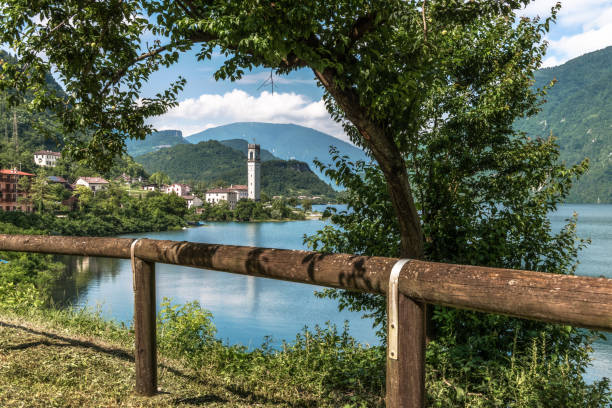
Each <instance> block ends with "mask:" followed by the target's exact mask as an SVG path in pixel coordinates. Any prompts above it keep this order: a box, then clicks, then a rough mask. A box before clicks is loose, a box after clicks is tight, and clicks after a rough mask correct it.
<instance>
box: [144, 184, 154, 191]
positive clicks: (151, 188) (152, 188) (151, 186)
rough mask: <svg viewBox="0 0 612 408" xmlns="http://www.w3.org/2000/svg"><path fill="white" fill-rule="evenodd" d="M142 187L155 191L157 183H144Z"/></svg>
mask: <svg viewBox="0 0 612 408" xmlns="http://www.w3.org/2000/svg"><path fill="white" fill-rule="evenodd" d="M142 189H143V190H145V191H157V185H155V184H145V185H144V186H142Z"/></svg>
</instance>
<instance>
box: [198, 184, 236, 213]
mask: <svg viewBox="0 0 612 408" xmlns="http://www.w3.org/2000/svg"><path fill="white" fill-rule="evenodd" d="M205 198H206V202H207V203H210V204H213V205H214V204H218V203H220V202H221V201H227V202H228V203H229V206H230V208H231V209H232V210H233V209H234V208H236V203H237V202H238V193H236V192H235V191H231V190H230V189H228V188H213V189H210V190H208V191H207V192H206V197H205Z"/></svg>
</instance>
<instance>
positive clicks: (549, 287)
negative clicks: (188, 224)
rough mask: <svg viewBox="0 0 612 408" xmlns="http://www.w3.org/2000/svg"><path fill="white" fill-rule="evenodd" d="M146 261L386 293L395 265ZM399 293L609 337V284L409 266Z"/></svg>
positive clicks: (235, 255)
mask: <svg viewBox="0 0 612 408" xmlns="http://www.w3.org/2000/svg"><path fill="white" fill-rule="evenodd" d="M133 241H134V240H133V239H129V238H89V237H58V236H37V235H0V250H1V251H22V252H39V253H48V254H65V255H82V256H103V257H111V258H125V259H128V258H130V245H131V244H132V242H133ZM135 255H136V256H137V257H138V258H140V259H142V260H144V261H148V262H161V263H167V264H175V265H183V266H190V267H194V268H204V269H213V270H218V271H224V272H231V273H237V274H241V275H251V276H260V277H266V278H272V279H280V280H287V281H293V282H300V283H308V284H313V285H320V286H328V287H334V288H342V289H349V290H357V291H364V292H371V293H380V294H386V293H387V290H388V282H389V274H390V272H391V268H392V267H393V265H394V264H395V262H396V261H397V259H396V258H384V257H376V256H357V255H346V254H321V253H317V252H309V251H294V250H286V249H268V248H257V247H244V246H233V245H216V244H204V243H193V242H185V241H182V242H181V241H163V240H152V239H141V240H140V241H139V242H138V243H137V244H136V247H135ZM399 291H400V293H402V294H403V295H405V296H407V297H410V298H412V299H416V300H419V301H422V302H426V303H432V304H439V305H445V306H451V307H457V308H462V309H470V310H477V311H482V312H490V313H498V314H505V315H509V316H514V317H520V318H525V319H533V320H541V321H546V322H552V323H564V324H569V325H572V326H577V327H585V328H592V329H599V330H606V331H612V279H607V278H593V277H587V276H568V275H555V274H550V273H543V272H533V271H522V270H514V269H500V268H488V267H480V266H470V265H453V264H444V263H438V262H425V261H410V262H408V263H406V265H405V266H404V267H403V268H402V272H401V274H400V278H399Z"/></svg>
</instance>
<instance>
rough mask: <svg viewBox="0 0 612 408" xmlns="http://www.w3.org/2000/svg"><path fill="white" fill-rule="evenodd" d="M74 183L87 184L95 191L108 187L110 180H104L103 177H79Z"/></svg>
mask: <svg viewBox="0 0 612 408" xmlns="http://www.w3.org/2000/svg"><path fill="white" fill-rule="evenodd" d="M74 184H75V185H77V186H85V187H87V188H88V189H90V190H91V191H93V192H96V191H100V190H103V189H105V188H106V187H108V181H106V180H104V179H103V178H102V177H79V179H78V180H77V181H76V182H75V183H74Z"/></svg>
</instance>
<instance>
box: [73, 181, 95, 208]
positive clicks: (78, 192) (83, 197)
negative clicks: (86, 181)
mask: <svg viewBox="0 0 612 408" xmlns="http://www.w3.org/2000/svg"><path fill="white" fill-rule="evenodd" d="M74 195H75V196H76V197H77V198H78V200H79V210H81V211H84V210H85V209H86V208H87V207H89V205H90V204H91V203H92V202H93V199H94V193H93V191H91V190H90V189H89V188H87V187H85V186H80V185H78V186H76V188H75V190H74Z"/></svg>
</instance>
